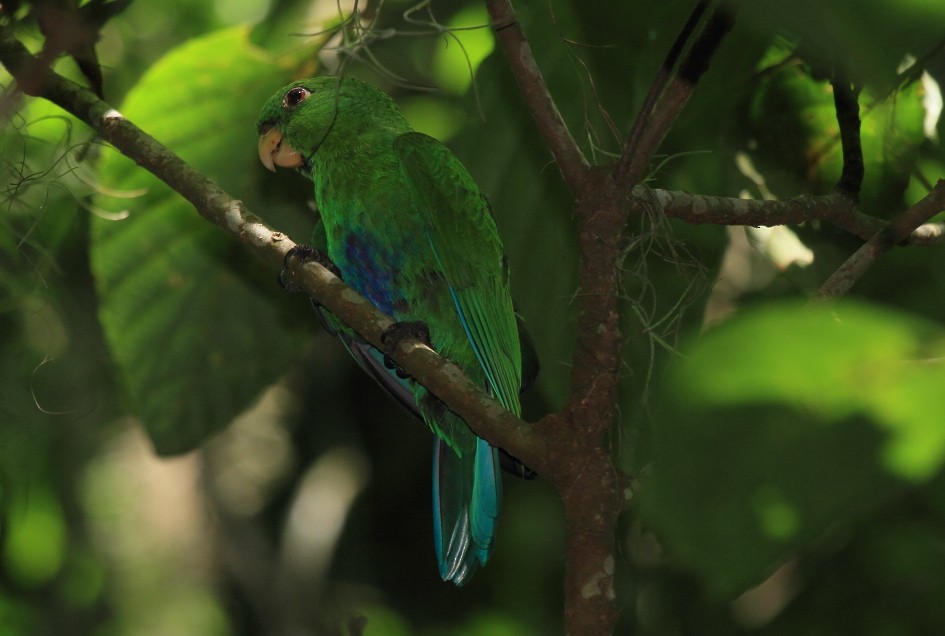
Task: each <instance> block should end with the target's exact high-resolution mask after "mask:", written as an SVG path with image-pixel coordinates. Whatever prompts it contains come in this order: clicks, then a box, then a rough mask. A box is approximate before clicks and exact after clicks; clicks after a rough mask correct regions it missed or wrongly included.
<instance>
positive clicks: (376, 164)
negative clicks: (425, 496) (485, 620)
mask: <svg viewBox="0 0 945 636" xmlns="http://www.w3.org/2000/svg"><path fill="white" fill-rule="evenodd" d="M257 132H258V134H259V141H258V152H259V158H260V161H261V162H262V163H263V165H264V166H265V167H266V168H268V169H269V170H272V171H275V170H276V167H282V168H288V169H295V170H297V171H299V172H300V173H301V174H302V175H303V176H305V177H307V178H309V179H311V181H312V182H313V185H314V197H315V204H316V207H317V209H318V212H319V215H320V217H321V218H320V221H319V223H318V224H317V225H316V232H315V236H316V237H317V238H313V244H314V245H315V246H316V249H315V250H312V249H308V250H307V252H306V256H308V257H312V258H316V259H317V260H319V261H320V262H322V263H323V264H325V265H326V266H328V267H329V269H331V270H332V271H334V272H335V273H336V274H337V275H339V277H340V278H341V279H342V280H344V281H345V282H346V283H347V284H348V285H349V286H351V287H352V288H354V289H355V290H356V291H358V292H359V293H360V294H362V295H363V296H365V297H366V298H367V299H368V300H369V301H370V302H371V303H372V304H373V305H374V306H375V307H377V308H378V309H379V310H381V311H383V312H384V313H386V314H388V315H389V316H391V317H392V318H393V319H394V320H395V321H396V322H395V325H394V326H393V327H392V328H391V329H390V330H388V331H389V332H390V333H389V334H388V333H385V343H389V342H391V340H388V339H387V336H388V335H390V336H393V342H394V346H393V347H388V349H389V350H388V351H379V350H377V349H375V348H374V347H372V346H371V345H369V344H367V343H366V342H364V341H363V340H361V339H360V338H358V336H357V335H356V334H355V333H354V332H353V331H351V330H350V329H348V328H347V327H346V326H345V325H343V324H342V323H341V322H340V321H339V320H337V319H336V318H335V317H334V316H333V315H331V314H330V313H329V312H327V310H324V309H321V308H320V307H319V306H318V305H317V304H316V311H317V312H318V315H319V319H320V320H321V322H322V324H323V325H324V326H325V327H327V328H328V330H329V332H331V333H332V334H333V335H336V336H338V337H339V338H340V340H341V341H342V343H343V344H344V346H345V347H346V348H347V349H348V351H349V353H351V355H352V356H353V357H354V358H355V360H356V361H357V362H358V364H359V365H360V366H361V367H362V368H363V369H364V370H365V371H367V372H368V373H369V375H371V376H372V377H373V378H374V379H375V380H376V381H377V382H378V383H380V384H381V386H382V387H383V388H384V389H386V390H387V392H388V393H390V394H391V395H392V396H394V398H395V399H396V400H397V401H398V402H399V403H401V404H402V405H403V406H405V407H406V408H407V409H408V410H410V411H411V412H413V413H414V414H415V415H417V416H418V417H419V418H420V419H422V420H423V422H425V423H426V425H427V426H428V427H429V428H430V429H431V431H432V432H433V434H434V449H433V530H434V547H435V552H436V557H437V562H438V566H439V573H440V576H441V578H442V579H443V580H444V581H450V582H452V583H454V584H456V585H459V586H461V585H464V584H465V583H467V582H468V581H469V580H470V577H471V576H472V574H473V572H475V571H476V569H477V568H478V567H479V566H484V565H485V564H486V562H487V561H488V559H489V557H490V555H491V553H492V550H493V547H494V543H495V534H496V528H497V524H498V520H499V510H500V506H501V501H502V479H501V471H500V466H506V468H507V469H508V470H510V472H518V473H519V476H526V477H530V476H533V475H527V474H525V473H528V472H529V471H528V469H527V468H525V467H524V466H522V465H521V464H520V463H518V462H517V460H514V458H511V461H510V462H507V461H506V460H507V459H510V458H509V457H508V456H506V455H505V454H504V453H503V454H502V457H501V458H500V453H499V449H497V448H494V447H492V446H491V445H490V444H489V443H488V442H487V441H485V440H483V439H482V438H480V437H478V436H476V434H475V433H473V432H472V430H470V428H469V427H468V426H467V424H466V422H464V421H463V420H462V419H461V418H460V417H459V416H458V415H456V414H455V413H453V412H452V411H450V410H449V409H448V408H447V407H446V406H445V405H444V404H443V403H442V402H441V401H440V400H439V399H437V398H436V397H435V396H434V395H433V394H431V393H430V392H429V391H428V390H427V389H426V388H424V387H423V386H421V385H420V384H419V383H417V382H414V381H413V380H412V379H411V378H409V377H407V376H406V375H405V374H404V373H403V372H402V371H401V370H399V369H398V368H396V365H394V364H393V363H392V362H391V361H390V359H389V357H388V356H389V354H390V352H391V351H393V348H395V347H396V342H397V341H399V339H400V338H402V337H404V336H405V335H412V336H415V337H419V338H421V339H422V340H425V341H426V342H427V343H428V344H429V345H430V346H431V348H432V349H434V350H435V351H436V352H437V353H438V354H439V355H441V356H444V357H446V358H448V359H449V360H451V361H452V362H454V363H455V364H457V365H458V366H459V367H460V368H461V369H463V371H464V372H465V373H466V374H467V375H468V376H469V377H470V378H471V379H472V380H473V381H475V382H476V383H477V384H479V386H481V387H482V388H483V389H484V390H485V391H486V392H487V393H489V394H490V395H491V396H492V397H494V398H495V399H496V400H498V401H499V403H501V404H502V406H503V407H505V408H506V409H507V410H509V411H510V412H512V413H513V414H515V415H516V416H520V415H521V406H520V402H519V392H520V389H521V388H522V387H523V386H524V385H527V384H528V383H530V382H531V380H532V379H533V378H534V374H536V373H537V364H536V362H535V361H533V349H532V345H531V343H530V339H529V338H528V337H527V332H524V330H523V329H522V328H521V326H520V321H519V319H518V318H517V315H516V312H515V309H514V307H513V303H512V298H511V292H510V285H509V268H508V261H507V258H506V256H505V252H504V249H503V245H502V242H501V239H500V237H499V232H498V229H497V226H496V222H495V219H494V217H493V214H492V210H491V208H490V206H489V204H488V203H487V201H486V199H485V197H484V196H483V195H482V193H481V192H480V190H479V188H478V187H477V185H476V183H475V181H474V180H473V178H472V177H471V176H470V174H469V172H468V171H467V169H466V168H465V166H464V165H463V164H462V163H461V162H460V161H459V159H458V158H457V157H456V156H455V155H454V154H453V153H452V152H451V151H450V150H449V149H448V148H447V147H446V146H445V145H444V144H442V143H441V142H440V141H438V140H436V139H434V138H433V137H430V136H428V135H425V134H423V133H420V132H416V131H414V130H413V128H412V127H411V126H410V124H409V123H408V122H407V120H406V119H405V118H404V116H403V115H402V114H401V112H400V110H399V109H398V107H397V105H396V103H395V102H394V101H393V99H391V98H390V97H389V96H388V95H387V94H386V93H384V92H383V91H381V90H380V89H378V88H375V87H374V86H372V85H370V84H368V83H365V82H362V81H360V80H357V79H355V78H351V77H347V76H344V77H329V76H324V77H318V78H312V79H304V80H299V81H296V82H293V83H291V84H289V85H288V86H285V87H283V88H282V89H280V90H279V91H278V92H277V93H276V94H274V95H273V96H272V97H271V98H270V99H269V100H268V101H267V102H266V103H265V105H264V106H263V108H262V110H261V112H260V116H259V120H258V122H257ZM323 250H324V251H323ZM287 258H288V256H287ZM523 352H524V353H523ZM523 357H524V358H525V359H526V360H525V362H526V366H527V367H529V368H526V369H525V370H524V374H523ZM531 367H534V368H535V370H534V371H532V370H531V369H530V368H531ZM509 463H510V464H511V465H512V466H513V468H508V465H507V464H509Z"/></svg>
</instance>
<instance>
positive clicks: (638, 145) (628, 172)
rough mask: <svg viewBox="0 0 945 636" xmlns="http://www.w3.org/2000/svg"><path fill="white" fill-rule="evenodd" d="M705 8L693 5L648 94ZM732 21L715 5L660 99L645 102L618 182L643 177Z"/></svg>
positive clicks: (621, 161)
mask: <svg viewBox="0 0 945 636" xmlns="http://www.w3.org/2000/svg"><path fill="white" fill-rule="evenodd" d="M704 9H705V7H704V6H703V3H699V5H696V8H695V10H694V11H693V14H692V16H690V19H689V21H688V22H687V24H686V27H684V29H683V31H682V32H681V33H680V35H679V38H677V42H676V44H674V46H673V49H672V50H671V51H670V55H669V56H668V57H667V60H666V62H664V68H662V69H661V70H660V73H659V74H657V76H656V79H655V80H654V84H653V88H651V89H650V92H651V93H652V92H654V89H655V88H656V86H657V85H658V84H662V83H663V82H665V73H666V72H668V71H667V69H666V68H665V66H666V64H670V63H675V59H674V56H675V55H678V50H677V49H680V48H682V47H681V45H680V42H679V40H680V39H681V38H688V36H689V34H690V30H691V28H692V27H693V26H694V24H693V22H694V20H693V17H696V16H697V15H701V13H702V11H703V10H704ZM734 24H735V20H734V18H733V17H732V16H731V14H730V13H728V11H726V10H724V9H721V8H716V9H715V11H713V13H712V14H711V15H710V16H709V19H708V21H707V22H706V26H705V28H704V29H703V31H702V33H700V34H699V37H698V39H696V41H695V42H694V43H693V45H692V48H691V49H689V52H688V53H687V54H686V58H685V59H684V60H683V61H682V64H680V66H679V71H678V72H677V73H676V76H675V77H673V79H672V81H670V82H669V84H668V85H667V86H666V88H665V89H663V91H662V94H661V95H660V98H659V100H658V101H657V102H656V104H655V105H653V106H651V107H649V108H648V104H644V107H643V109H641V112H640V114H639V115H638V116H637V121H636V122H635V123H634V127H633V130H632V131H631V134H630V136H629V138H628V139H627V143H626V144H625V145H624V149H623V153H622V155H621V157H620V159H619V160H618V161H617V164H616V166H615V167H614V171H613V175H614V179H615V180H616V181H617V182H618V183H622V184H624V185H625V186H626V187H632V186H635V185H636V184H637V183H639V182H640V180H641V179H642V178H643V173H644V170H645V169H646V167H647V165H649V163H650V161H651V160H652V159H653V155H654V154H655V153H656V151H657V150H658V149H659V147H660V145H661V144H662V143H663V139H665V138H666V134H667V133H668V132H669V129H670V128H671V127H672V125H673V123H674V122H675V121H676V119H677V118H678V117H679V114H680V113H681V112H682V109H683V108H684V107H685V106H686V104H687V103H688V102H689V98H690V97H691V96H692V93H693V91H694V90H695V88H696V84H697V83H698V81H699V79H700V78H701V77H702V75H703V74H705V72H706V71H707V70H708V68H709V62H710V61H711V60H712V57H713V56H714V55H715V52H716V51H717V50H718V48H719V45H720V44H721V43H722V40H723V39H725V36H726V35H727V34H728V32H729V31H730V30H731V29H732V27H733V26H734ZM648 101H649V98H648ZM641 120H642V121H641Z"/></svg>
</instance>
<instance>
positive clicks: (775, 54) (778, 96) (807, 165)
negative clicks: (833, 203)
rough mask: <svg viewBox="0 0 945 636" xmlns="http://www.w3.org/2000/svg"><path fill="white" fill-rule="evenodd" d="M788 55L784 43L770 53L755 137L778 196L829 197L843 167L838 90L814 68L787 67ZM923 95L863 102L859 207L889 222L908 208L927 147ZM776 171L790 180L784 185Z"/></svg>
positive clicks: (915, 91) (915, 86)
mask: <svg viewBox="0 0 945 636" xmlns="http://www.w3.org/2000/svg"><path fill="white" fill-rule="evenodd" d="M779 52H780V54H779ZM789 55H790V53H789V52H788V49H787V48H785V46H784V45H783V44H780V45H777V46H775V47H773V48H772V50H771V51H769V54H768V56H767V57H766V60H765V63H764V65H763V67H762V73H763V74H762V78H761V80H760V84H759V88H758V91H757V92H756V94H755V96H754V98H753V100H752V103H751V107H750V122H751V127H752V132H753V134H754V135H755V136H756V138H757V140H758V142H759V150H760V153H761V154H762V156H763V158H766V159H767V160H768V162H769V164H770V165H769V166H766V167H765V166H763V167H762V170H763V172H765V173H767V174H766V176H769V177H770V176H774V181H773V183H772V188H773V190H774V191H775V193H776V194H778V195H782V196H790V195H793V194H796V193H797V192H798V191H804V190H807V189H809V188H811V187H813V189H814V190H815V192H827V191H829V190H830V188H832V187H833V186H834V185H835V184H836V182H837V180H838V179H839V178H840V171H841V169H842V167H843V156H842V148H841V144H840V129H839V125H838V124H837V118H836V111H835V108H834V101H833V90H832V87H831V85H830V83H829V82H827V81H824V80H822V79H815V78H814V77H812V76H811V71H810V69H808V68H805V67H803V66H800V65H798V64H786V65H784V64H783V62H784V60H786V59H788V56H789ZM923 93H924V91H923V88H922V85H921V84H920V83H919V82H912V83H910V84H907V85H906V86H904V87H901V88H900V89H899V90H897V91H894V92H892V93H891V94H889V95H886V94H879V93H877V92H876V91H875V90H871V89H870V88H869V87H867V88H866V89H864V90H863V92H862V94H861V95H860V98H859V103H860V118H861V127H860V139H861V145H862V152H863V161H864V181H863V187H862V189H861V191H860V201H861V204H862V207H863V209H864V210H865V211H867V212H869V213H871V214H876V215H880V216H885V217H889V216H892V215H893V214H895V213H896V212H898V211H900V210H901V209H902V207H903V206H904V204H905V201H904V196H903V195H904V194H905V191H906V187H907V186H908V184H909V177H910V175H911V174H912V172H913V170H914V169H915V165H916V162H917V160H918V151H919V147H920V146H921V145H922V144H923V143H924V142H925V134H924V131H923V121H924V118H925V108H924V106H923V104H922V98H923ZM770 170H776V171H777V170H780V171H784V172H785V173H786V174H783V175H780V180H779V175H778V174H777V172H775V174H774V175H771V174H770V172H769V171H770ZM785 179H788V181H787V182H785ZM792 181H793V182H794V183H792ZM801 181H808V185H806V186H805V185H802V184H801V183H798V182H801Z"/></svg>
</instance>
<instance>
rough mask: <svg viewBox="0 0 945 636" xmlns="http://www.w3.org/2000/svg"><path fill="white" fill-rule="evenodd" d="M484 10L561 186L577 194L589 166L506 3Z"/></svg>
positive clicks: (494, 1) (490, 3) (495, 1)
mask: <svg viewBox="0 0 945 636" xmlns="http://www.w3.org/2000/svg"><path fill="white" fill-rule="evenodd" d="M486 9H487V10H488V11H489V16H490V17H491V19H492V28H493V30H494V31H495V34H496V37H497V38H498V40H499V43H500V44H501V45H502V50H503V51H504V52H505V57H506V59H507V60H508V63H509V67H510V68H511V69H512V74H513V75H514V76H515V81H516V82H517V83H518V87H519V90H521V91H522V96H523V97H524V98H525V104H526V106H527V107H528V110H529V112H530V113H531V114H532V117H533V118H534V119H535V123H536V124H537V125H538V131H539V132H540V133H541V136H542V138H543V139H544V140H545V144H547V146H548V148H549V149H550V150H551V154H552V155H553V156H554V158H555V163H556V164H557V165H558V169H559V170H560V171H561V175H562V176H563V177H564V182H565V183H566V184H567V185H568V187H569V188H571V191H572V192H577V191H578V190H580V188H581V184H582V183H583V179H584V176H585V175H586V174H587V170H588V168H589V164H588V162H587V159H586V158H585V157H584V153H582V152H581V149H580V148H579V147H578V145H577V143H576V142H575V141H574V137H572V136H571V132H570V131H569V130H568V126H567V124H565V123H564V118H563V117H562V116H561V113H560V111H558V106H557V105H556V104H555V102H554V99H552V97H551V93H550V92H549V91H548V86H547V85H546V84H545V78H544V77H542V74H541V69H539V68H538V63H537V62H536V61H535V56H534V55H533V54H532V48H531V45H530V44H529V43H528V38H526V37H525V33H524V32H523V31H522V27H521V25H520V24H519V22H518V18H517V17H516V16H515V10H514V9H513V8H512V4H511V2H510V0H486Z"/></svg>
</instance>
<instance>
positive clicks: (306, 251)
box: [277, 245, 341, 292]
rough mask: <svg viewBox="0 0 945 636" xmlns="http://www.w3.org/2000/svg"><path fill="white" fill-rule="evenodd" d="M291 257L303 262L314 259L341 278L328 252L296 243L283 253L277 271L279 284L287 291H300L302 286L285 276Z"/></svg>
mask: <svg viewBox="0 0 945 636" xmlns="http://www.w3.org/2000/svg"><path fill="white" fill-rule="evenodd" d="M293 258H298V259H300V260H301V261H302V262H303V263H304V262H306V261H315V262H316V263H318V264H319V265H321V266H322V267H324V268H325V269H327V270H328V271H329V272H331V273H332V274H334V275H335V276H337V277H338V278H341V270H340V269H338V266H337V265H335V264H334V263H333V262H332V260H331V259H330V258H328V254H326V253H325V252H323V251H321V250H319V249H315V248H314V247H309V246H308V245H296V246H295V247H293V248H292V249H290V250H289V251H288V252H286V253H285V258H284V259H282V271H281V272H279V278H278V279H277V280H278V281H279V285H281V286H282V289H284V290H286V291H287V292H300V291H302V288H301V287H299V286H298V285H296V284H295V283H293V282H292V281H290V280H288V279H287V278H286V275H287V273H288V271H289V264H290V261H291V260H292V259H293Z"/></svg>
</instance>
